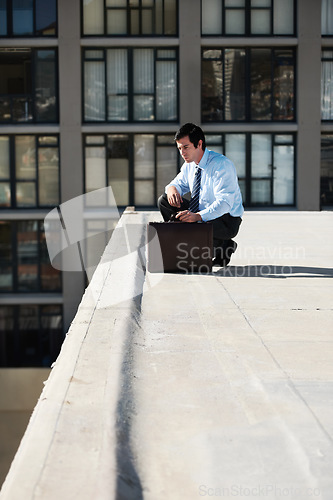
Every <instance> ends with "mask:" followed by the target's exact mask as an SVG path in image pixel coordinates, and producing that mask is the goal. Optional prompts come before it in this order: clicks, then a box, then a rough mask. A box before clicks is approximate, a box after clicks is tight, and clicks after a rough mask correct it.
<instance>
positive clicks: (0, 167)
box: [0, 136, 9, 179]
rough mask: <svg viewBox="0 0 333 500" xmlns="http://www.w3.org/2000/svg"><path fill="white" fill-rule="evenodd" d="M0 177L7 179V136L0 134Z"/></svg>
mask: <svg viewBox="0 0 333 500" xmlns="http://www.w3.org/2000/svg"><path fill="white" fill-rule="evenodd" d="M0 179H9V137H5V136H0Z"/></svg>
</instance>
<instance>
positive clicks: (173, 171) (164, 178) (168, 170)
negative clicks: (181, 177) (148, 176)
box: [156, 146, 178, 196]
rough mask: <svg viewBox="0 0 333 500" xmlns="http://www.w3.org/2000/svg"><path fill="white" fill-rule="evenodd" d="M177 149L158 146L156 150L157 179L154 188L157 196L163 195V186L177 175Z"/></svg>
mask: <svg viewBox="0 0 333 500" xmlns="http://www.w3.org/2000/svg"><path fill="white" fill-rule="evenodd" d="M177 167H178V154H177V149H176V148H175V147H174V146H173V147H170V146H158V148H157V173H156V175H157V179H156V185H157V186H156V188H157V194H158V196H159V195H161V194H163V193H164V190H165V186H167V185H168V184H169V182H170V179H173V178H174V177H175V176H176V175H177V171H178V168H177Z"/></svg>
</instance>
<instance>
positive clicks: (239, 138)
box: [225, 134, 246, 177]
mask: <svg viewBox="0 0 333 500" xmlns="http://www.w3.org/2000/svg"><path fill="white" fill-rule="evenodd" d="M225 154H226V156H227V157H228V158H230V160H231V161H232V162H233V163H234V165H235V167H236V170H237V175H238V176H240V177H245V175H246V170H245V169H246V137H245V134H226V135H225Z"/></svg>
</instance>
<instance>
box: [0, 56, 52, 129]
mask: <svg viewBox="0 0 333 500" xmlns="http://www.w3.org/2000/svg"><path fill="white" fill-rule="evenodd" d="M56 82H57V62H56V50H55V49H29V48H0V123H31V122H36V123H56V122H57V121H58V98H57V83H56Z"/></svg>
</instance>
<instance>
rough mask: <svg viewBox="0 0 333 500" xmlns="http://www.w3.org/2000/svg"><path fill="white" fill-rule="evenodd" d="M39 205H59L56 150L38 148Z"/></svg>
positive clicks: (57, 154) (57, 156)
mask: <svg viewBox="0 0 333 500" xmlns="http://www.w3.org/2000/svg"><path fill="white" fill-rule="evenodd" d="M38 175H39V179H38V181H39V193H38V194H39V205H43V206H52V205H57V204H58V203H59V152H58V148H46V147H44V148H39V151H38Z"/></svg>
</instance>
